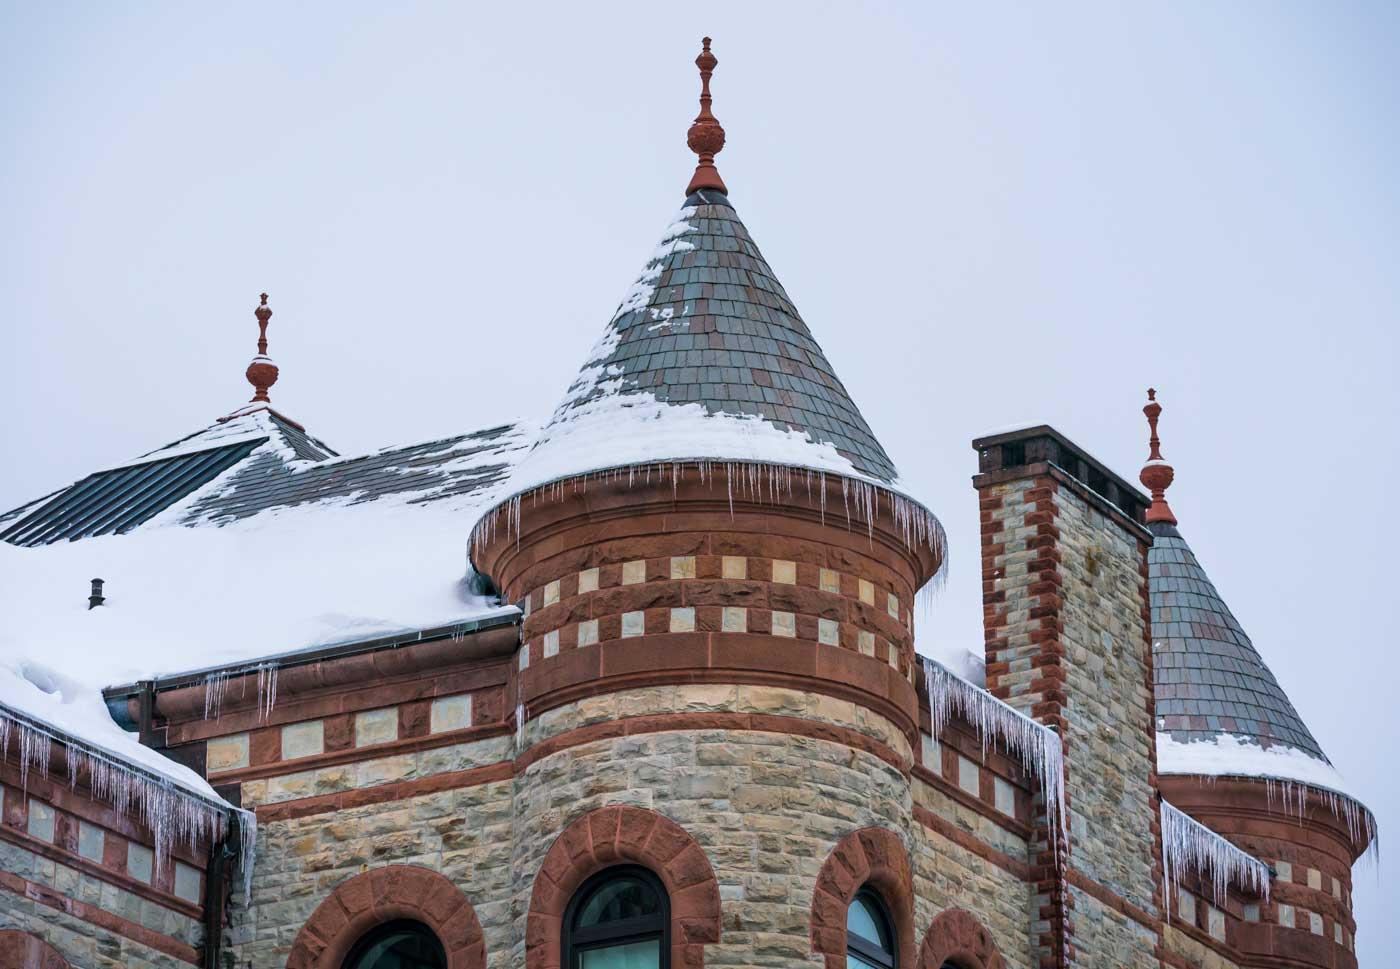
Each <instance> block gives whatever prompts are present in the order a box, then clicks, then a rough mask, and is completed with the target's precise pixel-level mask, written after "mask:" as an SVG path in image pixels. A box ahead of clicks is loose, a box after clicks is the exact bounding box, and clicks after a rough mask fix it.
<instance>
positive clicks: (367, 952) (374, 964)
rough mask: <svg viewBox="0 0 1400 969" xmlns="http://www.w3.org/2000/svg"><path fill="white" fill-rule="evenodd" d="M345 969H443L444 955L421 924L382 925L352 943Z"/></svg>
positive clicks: (405, 922) (430, 932) (402, 921)
mask: <svg viewBox="0 0 1400 969" xmlns="http://www.w3.org/2000/svg"><path fill="white" fill-rule="evenodd" d="M345 969H447V953H446V952H444V951H443V948H442V943H441V942H439V941H438V937H437V936H436V935H434V934H433V933H432V931H430V930H429V929H428V927H427V926H426V925H423V924H422V923H421V922H412V921H408V920H407V919H402V920H399V921H397V922H386V923H384V924H383V925H378V926H375V928H374V929H373V930H372V931H370V932H369V933H367V934H366V935H365V937H364V938H363V939H361V940H360V941H358V942H356V943H355V947H354V948H353V949H351V950H350V955H348V956H346V958H345Z"/></svg>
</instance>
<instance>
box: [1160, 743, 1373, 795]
mask: <svg viewBox="0 0 1400 969" xmlns="http://www.w3.org/2000/svg"><path fill="white" fill-rule="evenodd" d="M1157 771H1158V773H1161V774H1199V775H1201V776H1203V777H1260V778H1272V779H1274V780H1284V781H1297V782H1298V783H1300V784H1308V785H1310V786H1312V787H1319V788H1323V789H1325V790H1329V791H1336V792H1337V793H1338V794H1345V795H1346V796H1347V797H1354V795H1353V794H1352V793H1351V792H1350V791H1349V790H1348V788H1347V783H1346V781H1345V780H1344V779H1343V778H1342V775H1341V772H1339V771H1338V770H1337V768H1335V767H1333V766H1332V765H1331V764H1329V763H1327V762H1326V761H1325V760H1319V759H1318V758H1316V757H1314V756H1313V755H1312V754H1310V753H1308V752H1307V751H1304V750H1299V749H1298V748H1297V747H1287V746H1284V745H1283V744H1273V745H1271V746H1269V747H1261V746H1260V745H1259V744H1257V743H1254V742H1253V741H1251V740H1249V739H1247V738H1244V737H1239V736H1236V735H1235V734H1230V733H1220V734H1217V735H1216V736H1215V737H1214V738H1213V739H1210V740H1178V739H1176V738H1175V737H1173V736H1172V735H1171V734H1169V733H1167V732H1165V731H1158V732H1157Z"/></svg>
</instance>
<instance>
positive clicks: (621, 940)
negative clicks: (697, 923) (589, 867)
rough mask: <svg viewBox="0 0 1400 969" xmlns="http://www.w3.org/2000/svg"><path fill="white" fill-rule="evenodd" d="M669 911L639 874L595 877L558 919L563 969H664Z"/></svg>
mask: <svg viewBox="0 0 1400 969" xmlns="http://www.w3.org/2000/svg"><path fill="white" fill-rule="evenodd" d="M669 909H670V905H669V902H668V900H667V898H666V889H665V887H663V886H662V884H661V881H660V879H658V878H657V877H656V876H655V875H653V874H652V873H651V872H650V871H648V870H647V869H645V868H638V867H635V866H631V865H629V866H625V867H619V868H609V869H607V870H606V871H602V872H599V873H598V874H596V875H594V876H593V877H592V878H590V879H588V881H586V882H584V883H583V885H582V886H581V887H580V888H579V890H578V893H577V894H576V895H575V896H574V897H573V900H572V901H571V902H570V903H569V908H568V910H567V911H566V912H565V913H564V939H563V950H564V961H563V967H564V969H667V967H668V966H669V964H670V949H671V940H670V938H669V936H670V925H671V913H670V910H669Z"/></svg>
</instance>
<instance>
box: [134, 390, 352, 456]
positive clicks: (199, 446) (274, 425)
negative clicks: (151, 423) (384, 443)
mask: <svg viewBox="0 0 1400 969" xmlns="http://www.w3.org/2000/svg"><path fill="white" fill-rule="evenodd" d="M261 440H272V441H275V442H276V443H277V445H278V449H279V451H280V452H281V453H282V455H283V457H284V459H285V460H287V461H296V460H315V459H320V458H326V457H333V456H335V452H334V451H332V450H331V449H330V448H328V447H326V445H324V444H322V443H321V442H320V441H318V440H317V439H316V438H314V437H312V436H311V435H309V434H307V433H306V432H305V431H304V430H302V429H301V428H300V427H298V426H297V425H295V424H293V423H291V422H290V421H288V420H286V419H284V418H281V417H279V416H278V415H276V414H274V413H273V412H272V411H271V410H269V409H268V408H267V407H266V406H265V405H261V404H260V405H258V407H257V409H255V410H250V411H248V412H246V413H240V414H236V415H235V416H233V417H229V418H226V419H224V420H223V421H217V422H215V423H213V424H211V425H209V426H208V427H206V428H204V429H203V430H201V431H196V432H195V433H193V434H191V435H189V436H188V437H182V438H181V439H180V440H178V441H174V442H172V443H170V444H167V445H165V446H164V447H160V448H156V449H155V450H154V451H149V452H147V453H146V454H143V455H141V456H140V457H139V458H136V459H135V460H133V461H124V462H122V463H121V464H116V465H113V466H112V467H114V468H128V467H135V466H137V465H141V464H147V463H149V462H151V461H161V460H164V459H166V458H173V457H179V456H182V455H186V454H197V453H199V452H201V451H208V450H210V449H212V448H217V447H227V446H228V445H230V444H243V443H247V442H250V441H261Z"/></svg>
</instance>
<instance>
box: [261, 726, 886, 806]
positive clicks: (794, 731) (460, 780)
mask: <svg viewBox="0 0 1400 969" xmlns="http://www.w3.org/2000/svg"><path fill="white" fill-rule="evenodd" d="M670 730H751V731H758V732H762V733H781V734H789V735H793V736H800V737H808V738H811V739H814V740H825V741H828V742H830V743H836V744H842V745H843V746H846V747H850V748H852V749H855V750H861V751H864V752H865V753H869V754H873V755H874V756H876V757H879V758H880V759H881V760H883V761H884V762H885V763H887V764H889V765H890V766H892V767H894V768H896V769H897V770H900V771H901V772H902V773H904V774H905V775H906V776H907V775H908V773H909V765H908V764H907V763H906V762H905V761H904V760H903V759H902V758H901V757H900V756H899V754H897V753H896V752H895V751H893V750H891V749H890V748H889V747H887V746H885V745H884V744H882V743H880V742H879V741H877V740H874V739H873V738H871V737H867V736H866V735H865V734H862V733H859V732H857V731H855V730H852V729H851V728H849V727H842V726H839V725H835V724H824V723H816V722H814V721H810V720H802V719H800V718H797V717H785V716H776V715H771V714H757V713H725V712H717V713H661V714H654V715H652V716H645V717H627V718H624V719H622V720H608V721H604V722H602V723H595V724H590V725H588V726H585V727H578V728H576V729H574V730H569V731H566V732H564V733H561V734H559V735H557V736H554V737H551V738H549V739H548V740H545V741H541V742H540V743H539V744H536V745H535V746H534V747H531V748H530V749H529V750H527V751H525V752H524V753H523V754H521V755H520V756H519V757H518V758H516V759H515V760H514V761H501V762H500V763H497V764H489V765H486V766H484V767H475V768H472V769H470V770H463V771H452V772H449V773H443V774H434V775H432V776H430V777H420V778H415V779H413V780H409V781H395V782H393V783H389V784H379V785H376V786H374V787H362V788H357V789H355V790H352V791H343V792H341V793H337V794H321V795H317V796H314V797H305V798H297V799H295V800H288V801H278V802H276V803H274V804H263V805H259V806H258V807H257V808H256V813H257V817H258V820H259V821H260V822H264V821H286V820H289V819H291V818H300V817H307V816H309V815H313V814H324V813H326V812H328V811H338V810H342V809H344V808H349V807H359V806H362V805H365V804H382V803H384V802H386V801H397V800H401V799H403V798H407V797H419V796H421V795H425V794H437V793H439V792H441V791H451V790H456V789H458V788H463V787H473V786H475V785H478V784H490V783H493V782H495V781H499V780H506V779H509V778H511V777H513V776H515V774H516V773H517V772H519V771H523V770H525V769H526V768H528V767H529V766H530V765H531V764H534V763H536V762H537V761H539V760H541V759H543V758H544V757H549V756H552V755H554V754H557V753H559V752H561V751H564V750H568V749H570V748H571V747H578V746H580V745H582V744H591V743H595V742H597V741H599V740H611V739H615V738H618V737H630V736H638V735H641V734H649V733H661V732H664V731H670Z"/></svg>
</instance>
